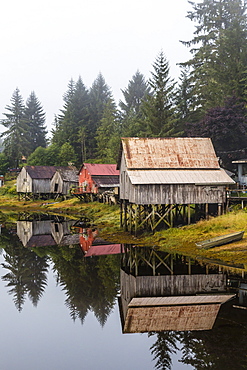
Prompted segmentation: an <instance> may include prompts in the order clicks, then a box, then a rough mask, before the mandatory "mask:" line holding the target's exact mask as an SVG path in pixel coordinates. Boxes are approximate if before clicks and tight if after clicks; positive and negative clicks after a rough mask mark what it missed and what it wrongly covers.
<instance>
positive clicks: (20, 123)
mask: <svg viewBox="0 0 247 370" xmlns="http://www.w3.org/2000/svg"><path fill="white" fill-rule="evenodd" d="M10 101H11V104H10V105H7V106H6V107H5V109H6V110H7V111H8V113H4V115H5V116H6V119H4V120H2V121H1V123H2V125H3V126H4V127H6V129H7V130H6V131H5V132H4V133H3V134H2V137H3V138H4V140H3V145H4V153H5V154H6V156H7V158H8V160H9V164H10V166H11V167H18V166H19V163H20V160H21V157H22V156H23V155H24V156H27V155H28V154H29V153H30V141H29V127H28V124H27V123H26V121H25V119H24V111H25V105H24V102H23V98H22V96H21V94H20V90H19V89H18V88H16V89H15V91H14V93H13V95H12V97H11V99H10Z"/></svg>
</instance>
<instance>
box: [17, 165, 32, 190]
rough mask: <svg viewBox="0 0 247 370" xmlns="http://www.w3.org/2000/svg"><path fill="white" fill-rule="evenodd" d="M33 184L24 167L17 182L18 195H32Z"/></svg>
mask: <svg viewBox="0 0 247 370" xmlns="http://www.w3.org/2000/svg"><path fill="white" fill-rule="evenodd" d="M32 184H33V182H32V179H31V177H30V176H29V174H28V173H27V171H26V169H25V167H23V168H22V170H21V172H20V173H19V175H18V176H17V180H16V190H17V193H32V191H33V188H32Z"/></svg>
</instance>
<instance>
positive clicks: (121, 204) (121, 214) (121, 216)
mask: <svg viewBox="0 0 247 370" xmlns="http://www.w3.org/2000/svg"><path fill="white" fill-rule="evenodd" d="M120 227H123V201H122V199H121V200H120Z"/></svg>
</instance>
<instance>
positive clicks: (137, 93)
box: [119, 71, 150, 116]
mask: <svg viewBox="0 0 247 370" xmlns="http://www.w3.org/2000/svg"><path fill="white" fill-rule="evenodd" d="M121 91H122V93H123V96H124V100H125V102H123V101H122V100H120V102H119V107H120V108H121V110H122V112H123V115H124V116H128V115H129V114H134V115H136V116H138V115H139V114H140V113H141V104H142V101H143V100H144V99H145V98H146V97H147V95H149V94H150V86H148V83H147V82H146V81H145V78H144V75H143V74H141V73H140V72H139V71H137V72H136V73H135V74H134V75H133V77H132V79H131V80H130V81H129V84H128V86H127V88H126V89H125V90H121Z"/></svg>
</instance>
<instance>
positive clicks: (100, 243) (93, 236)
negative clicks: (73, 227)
mask: <svg viewBox="0 0 247 370" xmlns="http://www.w3.org/2000/svg"><path fill="white" fill-rule="evenodd" d="M79 233H80V246H81V249H82V251H83V253H84V256H85V257H91V256H102V255H109V254H119V253H122V249H121V244H109V242H106V241H105V240H104V239H102V238H100V237H99V236H98V230H97V229H91V228H82V227H80V228H79Z"/></svg>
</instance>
